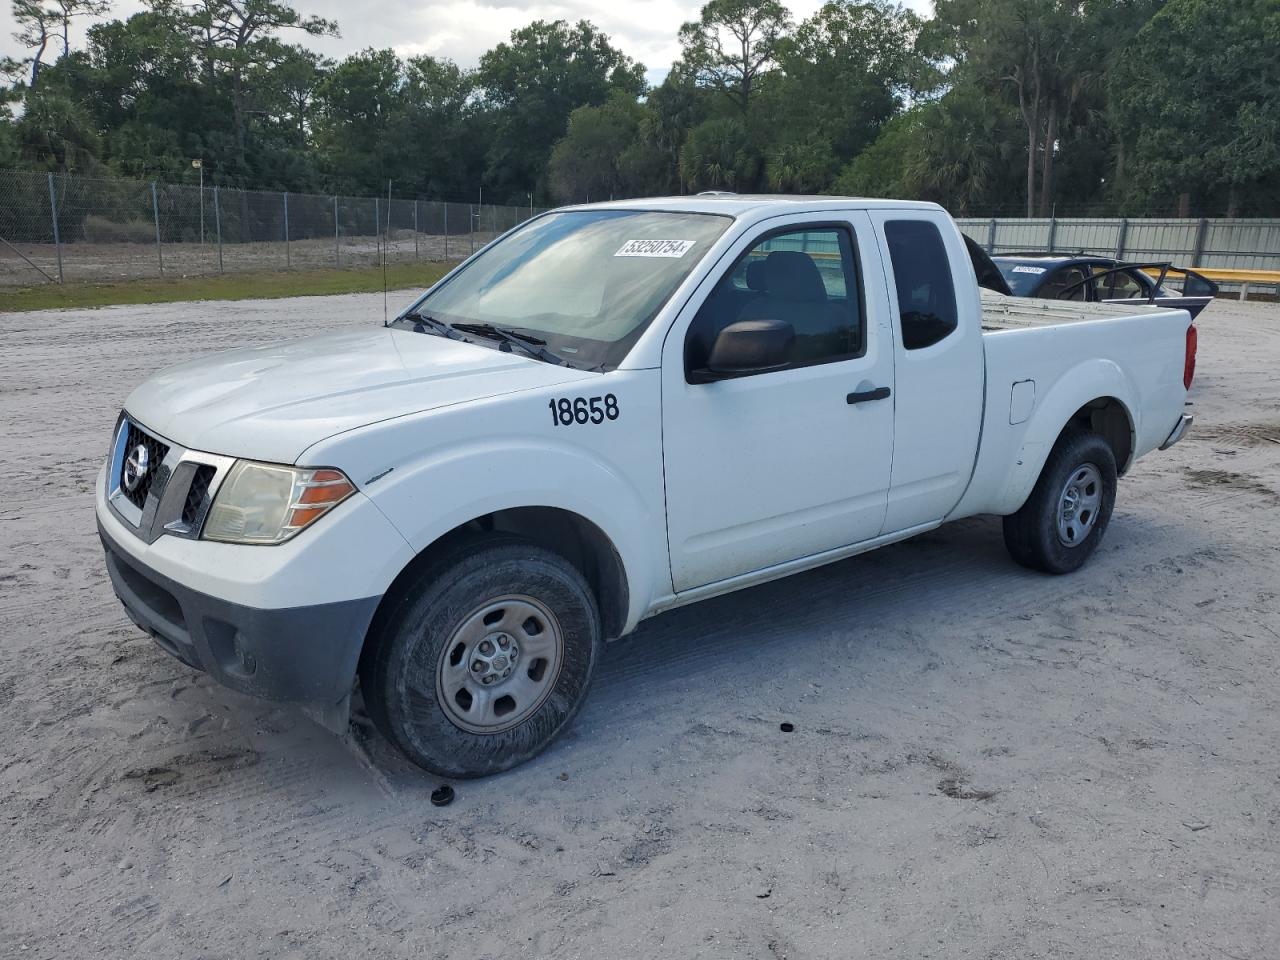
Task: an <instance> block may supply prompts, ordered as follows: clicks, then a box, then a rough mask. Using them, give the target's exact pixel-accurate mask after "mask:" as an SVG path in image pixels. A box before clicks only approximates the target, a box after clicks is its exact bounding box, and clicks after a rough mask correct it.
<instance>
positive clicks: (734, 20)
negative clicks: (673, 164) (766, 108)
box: [680, 0, 791, 129]
mask: <svg viewBox="0 0 1280 960" xmlns="http://www.w3.org/2000/svg"><path fill="white" fill-rule="evenodd" d="M790 28H791V15H790V14H789V13H788V12H787V8H786V7H785V6H783V5H782V4H781V3H780V2H779V0H710V2H709V3H708V4H706V6H704V7H703V8H702V11H701V13H700V14H699V17H698V19H697V20H694V21H692V22H690V23H686V24H684V25H683V26H682V27H681V28H680V46H681V49H682V50H683V61H684V63H685V65H686V66H687V68H688V69H689V70H690V72H692V74H693V75H694V76H695V77H697V79H698V81H699V82H700V83H702V84H704V85H706V86H708V87H711V88H713V89H715V90H718V91H720V92H721V93H723V94H725V95H726V96H728V97H730V98H732V99H733V101H734V102H735V103H737V104H738V107H739V109H741V111H742V114H743V116H746V115H747V113H748V112H749V110H750V107H751V97H752V95H753V94H754V93H755V92H756V90H757V87H758V85H759V81H760V78H761V76H762V75H763V74H765V73H766V72H768V71H770V70H772V69H774V68H775V67H776V66H777V62H778V51H779V46H780V44H781V43H782V41H783V39H784V38H785V37H786V35H787V31H788V30H789V29H790ZM724 129H727V128H724Z"/></svg>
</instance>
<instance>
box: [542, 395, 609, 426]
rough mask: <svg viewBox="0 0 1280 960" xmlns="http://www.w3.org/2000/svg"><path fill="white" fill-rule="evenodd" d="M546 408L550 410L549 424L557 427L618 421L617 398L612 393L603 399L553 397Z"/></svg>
mask: <svg viewBox="0 0 1280 960" xmlns="http://www.w3.org/2000/svg"><path fill="white" fill-rule="evenodd" d="M547 406H548V407H550V408H551V422H552V423H554V424H555V425H556V426H558V427H568V426H572V425H573V424H575V423H576V424H586V423H604V422H605V421H606V420H617V419H618V398H617V397H615V396H614V395H613V394H612V393H606V394H605V395H604V396H603V397H591V398H587V397H576V398H574V399H573V400H570V399H569V398H568V397H559V398H555V397H553V398H552V399H551V400H550V401H548V403H547Z"/></svg>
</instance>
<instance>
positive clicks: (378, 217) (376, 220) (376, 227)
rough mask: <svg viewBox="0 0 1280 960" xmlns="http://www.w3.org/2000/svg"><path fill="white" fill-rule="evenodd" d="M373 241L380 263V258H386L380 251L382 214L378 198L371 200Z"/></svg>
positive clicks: (382, 251)
mask: <svg viewBox="0 0 1280 960" xmlns="http://www.w3.org/2000/svg"><path fill="white" fill-rule="evenodd" d="M373 239H374V244H375V246H374V249H375V250H377V252H378V262H379V263H382V258H383V257H384V256H386V251H384V250H383V249H382V213H381V204H379V203H378V198H377V197H374V198H373Z"/></svg>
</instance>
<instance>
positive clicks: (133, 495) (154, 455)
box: [116, 420, 169, 510]
mask: <svg viewBox="0 0 1280 960" xmlns="http://www.w3.org/2000/svg"><path fill="white" fill-rule="evenodd" d="M139 447H143V448H145V449H146V452H147V469H146V471H145V472H144V473H143V474H142V477H141V479H140V480H139V481H138V484H137V486H135V487H134V488H133V489H132V490H130V489H129V487H128V485H127V483H126V477H129V476H131V469H130V466H129V462H130V458H132V457H134V455H135V453H136V452H137V450H138V448H139ZM168 453H169V445H168V444H167V443H163V442H161V441H160V440H157V439H156V438H155V437H153V436H151V434H149V433H147V432H146V431H145V430H143V429H142V428H141V427H139V426H138V425H137V424H136V423H134V422H133V421H132V420H130V421H129V432H128V435H127V436H126V437H125V441H124V457H123V458H122V459H121V462H120V476H118V477H116V482H117V483H118V484H119V485H120V492H121V493H122V494H124V496H125V499H127V500H128V501H129V502H130V503H132V504H133V505H134V506H135V507H137V508H138V509H139V510H141V509H142V507H143V505H144V504H145V503H146V502H147V494H148V493H150V492H151V483H152V481H153V480H154V479H155V477H156V474H157V473H158V472H159V471H160V463H161V461H163V460H164V458H165V456H166V455H167V454H168Z"/></svg>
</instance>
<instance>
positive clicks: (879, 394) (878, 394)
mask: <svg viewBox="0 0 1280 960" xmlns="http://www.w3.org/2000/svg"><path fill="white" fill-rule="evenodd" d="M888 398H889V388H888V387H876V388H875V389H874V390H860V391H858V392H857V393H851V394H849V396H847V397H845V403H868V402H870V401H872V400H887V399H888Z"/></svg>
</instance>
